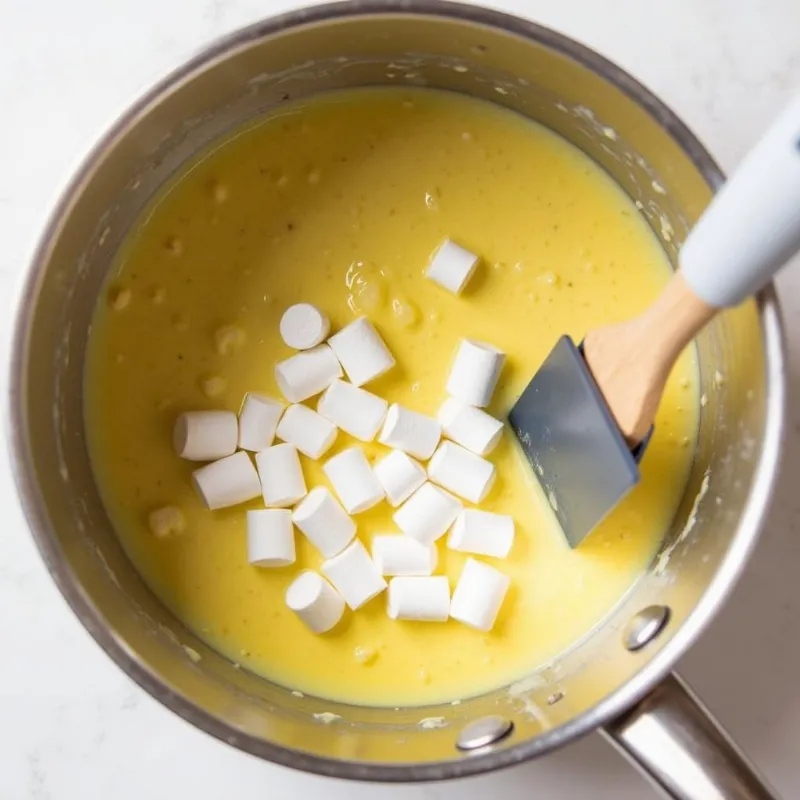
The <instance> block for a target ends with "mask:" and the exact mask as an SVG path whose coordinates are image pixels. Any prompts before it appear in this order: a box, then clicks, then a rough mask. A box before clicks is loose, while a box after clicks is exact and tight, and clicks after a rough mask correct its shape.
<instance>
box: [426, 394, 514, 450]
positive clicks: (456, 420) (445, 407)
mask: <svg viewBox="0 0 800 800" xmlns="http://www.w3.org/2000/svg"><path fill="white" fill-rule="evenodd" d="M436 416H437V419H438V420H439V422H440V423H441V425H442V432H443V433H444V435H445V436H446V437H447V438H448V439H451V440H452V441H454V442H455V443H456V444H460V445H461V446H462V447H466V448H467V450H471V451H472V452H473V453H476V454H477V455H479V456H485V455H488V454H489V453H491V452H492V450H494V448H495V447H497V443H498V442H499V441H500V437H501V436H502V435H503V423H502V422H501V421H500V420H499V419H495V418H494V417H492V416H490V415H489V414H487V413H486V412H485V411H482V410H481V409H480V408H475V407H474V406H468V405H467V404H466V403H462V402H461V400H459V399H458V398H456V397H448V398H447V400H445V401H444V403H442V405H441V407H440V408H439V413H438V414H437V415H436Z"/></svg>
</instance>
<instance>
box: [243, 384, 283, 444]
mask: <svg viewBox="0 0 800 800" xmlns="http://www.w3.org/2000/svg"><path fill="white" fill-rule="evenodd" d="M281 414H283V403H279V402H278V401H277V400H273V399H272V398H271V397H267V396H266V395H263V394H256V393H255V392H248V393H247V394H246V395H245V396H244V401H243V402H242V408H241V410H240V411H239V447H240V448H241V449H242V450H252V451H253V452H258V451H259V450H266V449H267V448H268V447H269V446H270V445H271V444H272V442H273V441H274V439H275V431H276V430H277V428H278V420H279V419H280V418H281Z"/></svg>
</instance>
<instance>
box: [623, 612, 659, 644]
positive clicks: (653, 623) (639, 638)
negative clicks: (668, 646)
mask: <svg viewBox="0 0 800 800" xmlns="http://www.w3.org/2000/svg"><path fill="white" fill-rule="evenodd" d="M669 616H670V611H669V607H668V606H647V608H643V609H642V610H641V611H640V612H639V613H638V614H636V615H635V616H634V617H632V618H631V621H630V622H629V623H628V624H627V626H626V627H625V631H624V632H623V634H622V643H623V644H624V645H625V647H626V648H627V649H628V650H630V651H631V652H634V651H636V650H641V649H642V648H643V647H644V646H645V645H646V644H649V643H650V642H651V641H652V640H653V639H655V638H656V636H658V634H659V633H661V631H663V630H664V628H665V627H666V625H667V623H668V622H669Z"/></svg>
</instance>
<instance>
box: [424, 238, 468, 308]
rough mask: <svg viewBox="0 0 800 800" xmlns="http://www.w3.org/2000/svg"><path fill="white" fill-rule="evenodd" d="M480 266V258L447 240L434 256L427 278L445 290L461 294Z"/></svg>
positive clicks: (426, 273) (426, 274)
mask: <svg viewBox="0 0 800 800" xmlns="http://www.w3.org/2000/svg"><path fill="white" fill-rule="evenodd" d="M477 266H478V256H476V255H475V253H470V251H469V250H465V249H464V248H463V247H461V246H460V245H457V244H456V243H455V242H451V241H450V239H445V240H444V242H442V244H441V246H440V247H439V249H438V250H437V251H436V252H435V253H434V254H433V257H432V258H431V261H430V264H429V265H428V269H427V271H426V272H425V277H426V278H430V279H431V280H432V281H435V282H436V283H438V284H439V286H441V287H442V288H443V289H447V291H448V292H452V293H453V294H460V293H461V291H462V289H463V288H464V287H465V286H466V285H467V281H468V280H469V279H470V278H471V277H472V274H473V273H474V272H475V267H477Z"/></svg>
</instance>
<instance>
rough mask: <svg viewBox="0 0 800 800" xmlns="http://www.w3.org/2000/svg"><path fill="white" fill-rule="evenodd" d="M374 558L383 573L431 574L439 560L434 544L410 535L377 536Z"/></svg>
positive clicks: (373, 543)
mask: <svg viewBox="0 0 800 800" xmlns="http://www.w3.org/2000/svg"><path fill="white" fill-rule="evenodd" d="M372 559H373V561H374V562H375V566H376V567H377V568H378V570H379V572H380V573H381V575H404V576H409V575H431V574H433V571H434V570H435V569H436V564H437V562H438V561H439V551H438V550H437V548H436V545H434V544H420V543H419V542H418V541H417V540H416V539H412V538H411V537H410V536H398V535H396V534H395V535H394V536H375V537H373V539H372Z"/></svg>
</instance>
